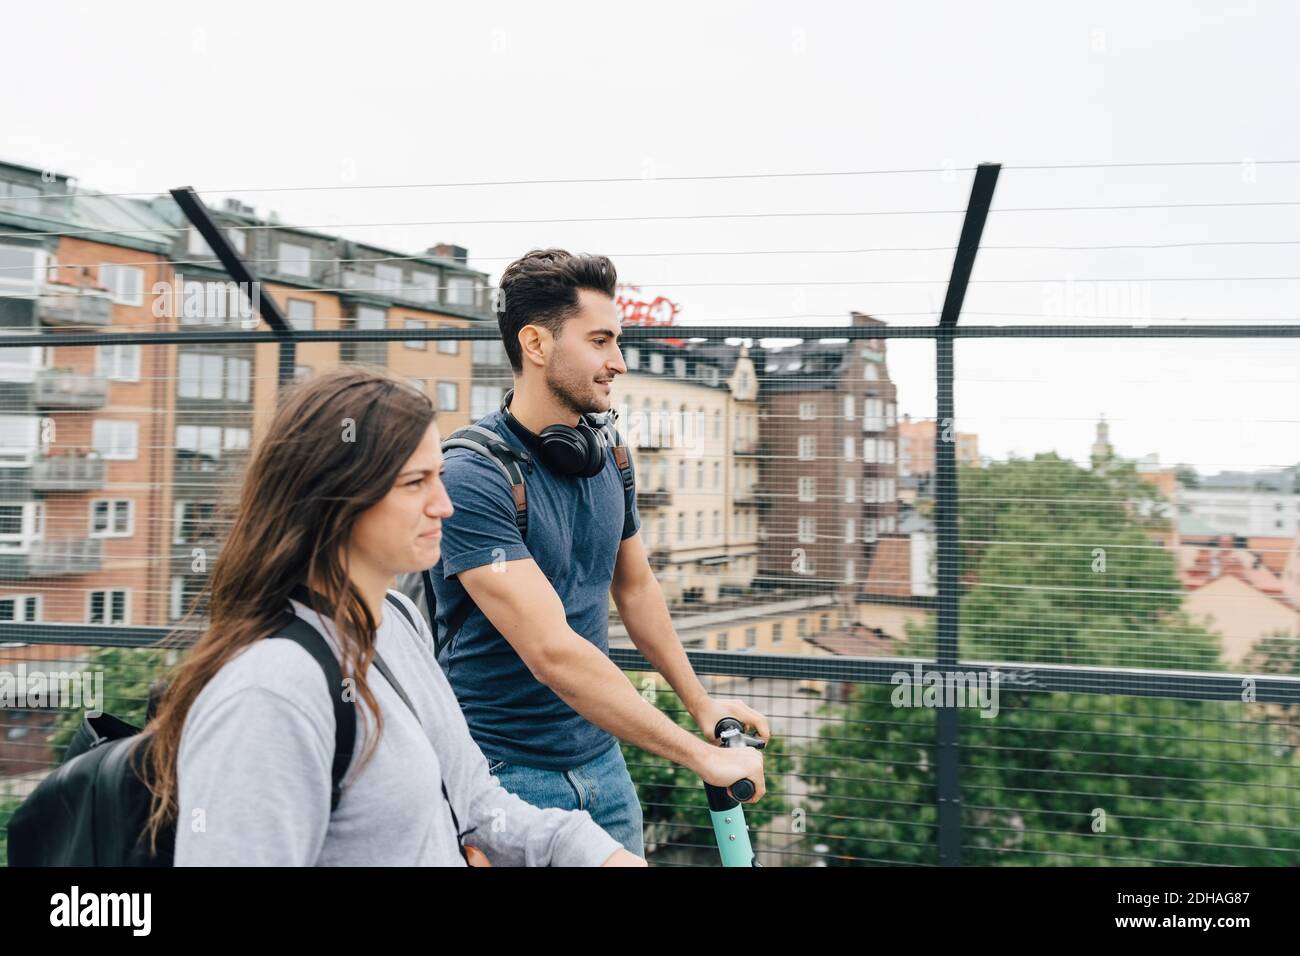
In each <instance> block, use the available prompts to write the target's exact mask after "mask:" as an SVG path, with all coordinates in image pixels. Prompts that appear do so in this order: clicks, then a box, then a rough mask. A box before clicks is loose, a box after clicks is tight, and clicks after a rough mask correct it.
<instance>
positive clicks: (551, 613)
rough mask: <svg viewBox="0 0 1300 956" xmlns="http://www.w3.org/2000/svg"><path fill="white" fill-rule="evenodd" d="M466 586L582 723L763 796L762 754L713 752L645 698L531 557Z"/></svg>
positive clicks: (474, 574)
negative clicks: (575, 621) (576, 625)
mask: <svg viewBox="0 0 1300 956" xmlns="http://www.w3.org/2000/svg"><path fill="white" fill-rule="evenodd" d="M460 582H461V584H462V585H463V586H464V588H465V591H466V592H467V593H468V594H469V596H470V598H472V599H473V601H474V604H475V605H476V606H477V607H478V608H479V610H480V611H482V612H483V614H484V615H485V616H486V617H487V619H488V620H489V621H490V622H491V623H492V626H493V627H494V628H496V629H497V630H498V631H499V632H500V633H501V634H502V636H504V637H505V639H506V640H507V641H508V642H509V643H510V645H511V647H513V648H514V649H515V651H516V653H518V654H519V657H520V659H521V660H523V662H524V664H525V665H526V666H527V667H528V669H529V670H530V671H531V672H532V674H533V676H534V677H536V678H537V680H538V681H540V682H541V683H543V684H545V685H546V686H547V687H549V688H551V690H553V691H555V693H556V694H557V695H558V696H559V697H560V698H561V699H562V700H563V701H564V702H565V703H567V704H568V705H569V706H570V707H572V708H573V709H574V710H575V711H577V712H578V713H579V714H581V715H582V716H583V717H586V718H587V719H588V720H590V721H591V722H592V723H593V724H596V725H597V726H599V727H602V728H604V729H605V730H607V731H609V732H610V733H611V734H613V735H614V736H616V737H618V738H619V739H620V740H625V741H627V742H628V743H630V744H633V745H634V746H637V747H640V748H641V749H643V750H648V751H650V752H651V753H655V754H658V755H659V756H661V757H666V758H667V759H669V760H671V761H673V762H674V763H678V764H681V765H682V766H684V767H688V768H689V769H690V770H692V771H693V772H695V773H696V774H698V775H699V776H700V777H702V778H703V779H704V780H705V782H707V783H711V784H713V785H715V786H719V787H727V786H730V785H731V784H733V783H735V782H736V781H737V780H739V779H740V778H742V777H749V778H750V779H751V780H753V781H754V783H755V785H756V786H757V787H758V790H759V792H758V794H756V795H755V797H754V799H755V800H756V799H758V797H760V796H762V793H763V790H764V785H763V771H762V759H761V758H760V757H759V754H758V752H757V751H755V750H752V749H751V748H748V747H741V748H735V749H730V748H723V747H713V746H710V745H709V744H707V743H705V742H704V741H703V740H701V739H700V738H699V737H696V736H694V735H693V734H691V733H690V732H689V731H687V730H685V729H684V728H682V727H679V726H678V725H677V724H676V723H674V722H673V721H672V720H671V719H670V718H669V717H667V716H666V715H665V714H663V713H662V712H661V711H659V710H658V709H657V708H656V707H655V706H654V705H653V704H651V703H650V702H649V701H647V700H645V699H644V698H643V697H642V696H641V695H640V694H638V693H637V691H636V689H635V688H634V687H633V686H632V683H631V681H629V680H628V679H627V678H626V677H625V676H624V675H623V672H622V671H620V670H619V669H618V665H616V664H615V663H614V662H613V661H611V660H610V659H609V658H608V657H606V656H605V655H604V654H602V653H601V651H600V649H599V648H597V647H596V646H595V645H593V644H592V643H591V642H590V641H588V640H586V639H585V638H583V637H582V636H581V635H579V634H577V633H576V632H575V631H574V630H573V628H571V627H569V622H568V619H567V618H566V616H565V613H564V606H563V604H562V603H561V601H560V597H559V595H558V594H556V593H555V589H554V588H552V587H551V582H550V581H548V580H546V576H545V575H543V574H542V572H541V569H540V568H538V567H537V563H536V562H535V561H533V560H532V559H531V558H527V559H523V560H517V561H506V562H503V563H500V564H497V565H495V566H494V565H482V566H480V567H477V568H472V569H470V570H467V571H462V572H461V573H460ZM750 802H752V801H750Z"/></svg>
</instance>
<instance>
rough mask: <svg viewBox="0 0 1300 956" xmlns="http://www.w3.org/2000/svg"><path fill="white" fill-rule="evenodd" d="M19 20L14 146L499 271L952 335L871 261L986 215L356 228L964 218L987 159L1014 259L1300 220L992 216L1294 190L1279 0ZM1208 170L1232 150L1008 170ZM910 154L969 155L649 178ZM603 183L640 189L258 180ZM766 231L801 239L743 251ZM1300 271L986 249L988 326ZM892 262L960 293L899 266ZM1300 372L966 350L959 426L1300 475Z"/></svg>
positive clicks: (911, 352) (1231, 249)
mask: <svg viewBox="0 0 1300 956" xmlns="http://www.w3.org/2000/svg"><path fill="white" fill-rule="evenodd" d="M19 17H21V18H22V21H21V23H20V22H19V19H18V18H19ZM8 26H9V29H10V30H11V31H12V32H10V33H9V35H8V37H7V39H8V40H9V42H7V43H6V44H5V55H4V57H3V59H0V119H2V121H3V131H4V132H3V139H2V140H0V144H2V145H0V156H3V158H5V159H9V160H14V161H19V162H26V163H29V164H32V165H37V166H42V167H54V168H57V169H59V170H61V171H65V172H68V173H70V174H72V175H75V176H77V177H78V178H79V180H80V181H81V183H82V184H83V186H86V187H90V188H95V189H102V190H105V191H142V192H161V191H164V190H166V189H167V188H169V187H173V186H179V185H193V186H195V187H196V188H198V189H199V190H200V192H201V193H202V194H203V195H204V197H205V198H206V199H207V200H208V201H209V202H210V203H211V204H213V205H216V204H218V203H219V202H220V200H221V198H223V196H224V195H225V194H226V193H223V192H221V191H222V190H227V189H234V190H235V191H234V192H233V193H231V194H233V195H236V196H238V197H239V198H241V199H243V200H244V201H246V202H249V203H251V204H252V205H254V206H255V207H256V208H257V209H258V211H259V212H261V213H265V212H268V211H270V210H275V211H276V212H278V213H279V215H280V217H281V219H282V221H284V222H288V223H296V224H301V225H316V226H321V227H325V228H326V229H327V230H328V231H336V232H339V233H341V234H343V235H346V236H349V237H352V238H356V239H365V240H370V241H375V242H379V243H381V244H384V245H388V246H392V247H395V248H398V249H403V250H407V251H410V252H416V251H419V250H421V249H423V248H425V247H426V246H429V245H432V244H433V243H435V242H438V241H448V242H455V243H458V244H460V245H463V246H467V247H468V248H469V249H470V253H471V262H470V264H471V265H473V266H475V267H477V268H481V269H484V270H486V271H488V272H490V273H492V274H493V276H494V277H495V276H496V275H498V274H499V272H500V269H501V268H502V266H503V265H504V264H505V263H506V262H507V261H509V260H510V259H512V258H514V257H515V256H517V255H520V254H521V253H523V252H525V251H527V249H529V248H531V247H533V246H538V245H558V246H564V247H566V248H570V249H572V250H575V251H589V252H603V253H606V254H609V255H611V256H614V257H615V260H616V262H617V264H618V266H619V270H620V274H621V276H622V277H623V278H624V279H625V280H626V281H630V282H635V283H637V284H639V285H641V286H642V287H643V288H644V289H645V291H646V292H647V293H649V294H651V295H653V294H657V293H663V294H666V295H669V296H671V297H673V298H675V299H676V300H677V301H679V302H680V303H682V305H683V307H684V311H683V313H682V320H683V322H685V323H726V322H731V321H741V320H744V319H750V320H757V319H760V318H763V317H769V316H780V317H782V319H781V320H780V321H782V322H799V323H803V324H808V325H813V324H825V325H836V324H843V323H845V322H847V313H848V312H849V310H850V309H856V310H859V311H864V312H870V313H872V314H876V315H880V316H881V317H884V318H886V319H887V320H888V321H889V322H891V324H906V323H932V322H933V321H934V318H933V317H934V315H935V314H936V313H937V311H938V308H939V305H940V303H941V301H942V295H943V282H945V281H946V280H947V277H948V272H949V269H950V266H951V258H952V256H951V253H950V252H947V251H940V252H933V253H931V252H877V253H869V252H868V253H864V252H845V251H844V250H863V249H871V248H880V247H886V248H898V247H918V246H920V247H934V246H938V247H941V248H946V247H950V246H951V245H953V244H954V243H955V240H956V237H957V233H958V229H959V226H960V221H961V217H960V215H959V214H958V215H941V214H934V215H902V216H868V217H860V216H859V217H850V216H842V215H841V216H824V217H784V218H776V217H769V218H751V219H710V220H702V221H700V220H697V221H669V222H662V221H622V222H570V223H550V224H494V225H437V224H429V225H416V226H384V225H373V226H365V225H348V226H340V227H339V228H337V229H333V230H330V229H329V227H330V226H331V225H332V224H343V223H347V224H381V223H395V222H411V221H415V222H424V223H435V222H445V221H447V220H464V219H474V220H482V219H495V220H500V219H539V218H565V219H592V218H596V217H611V216H629V217H642V216H671V215H716V214H721V213H748V214H752V213H774V212H784V213H808V212H839V213H842V212H851V211H859V212H860V211H880V210H946V209H957V210H959V209H962V208H963V207H964V206H965V203H966V199H967V196H968V193H969V190H970V175H971V174H970V172H969V168H970V167H971V166H973V165H974V164H975V163H977V162H980V161H996V162H1002V163H1004V164H1005V165H1006V167H1007V168H1006V169H1004V171H1003V173H1002V177H1001V181H1000V183H999V186H998V191H997V194H996V196H995V199H994V213H993V214H992V215H991V217H990V219H989V226H988V229H987V230H986V233H985V243H986V244H987V245H1019V246H1024V245H1034V246H1039V245H1114V244H1154V243H1171V242H1205V241H1216V242H1223V241H1233V242H1239V241H1252V242H1261V241H1265V240H1274V241H1276V240H1291V241H1293V242H1295V241H1297V240H1300V224H1297V218H1298V217H1300V205H1292V206H1252V207H1226V208H1214V209H1180V210H1146V211H1142V210H1136V211H1122V212H1115V211H1096V212H1033V213H1011V212H1003V211H1000V210H1005V209H1008V208H1012V207H1042V206H1077V205H1104V204H1110V205H1113V204H1132V203H1182V202H1234V203H1235V202H1251V203H1259V202H1270V203H1272V202H1293V203H1295V202H1300V165H1288V166H1276V165H1275V166H1266V165H1257V166H1255V167H1253V170H1252V169H1251V167H1249V166H1247V165H1245V163H1246V162H1247V161H1248V160H1255V161H1256V162H1261V161H1264V160H1278V159H1300V125H1298V124H1297V123H1296V122H1295V113H1296V104H1297V103H1300V68H1298V67H1297V65H1296V64H1297V60H1296V55H1295V50H1296V46H1297V41H1300V29H1298V28H1300V12H1298V11H1297V8H1296V7H1295V6H1294V5H1292V6H1291V7H1290V8H1288V7H1287V5H1285V4H1282V3H1265V2H1245V0H1239V2H1227V3H1217V4H1211V3H1185V2H1180V3H1144V4H1141V5H1135V4H1130V3H1099V2H1092V3H1086V4H1083V3H1080V4H1072V5H1069V6H1068V7H1067V6H1066V5H1065V4H1060V3H1053V4H1043V3H1002V4H962V3H934V4H923V3H912V4H864V5H857V6H850V5H847V4H844V3H834V4H808V3H804V4H800V5H799V6H798V7H797V8H796V7H795V5H793V4H765V3H750V4H730V3H709V4H702V3H690V4H685V3H667V2H660V3H655V4H653V5H636V6H626V5H615V4H581V5H579V4H563V5H561V4H538V3H528V4H525V3H474V4H465V5H451V4H438V5H433V4H415V3H409V4H395V3H383V2H368V3H365V4H357V3H349V4H328V3H314V4H311V5H306V4H293V5H291V4H273V3H231V2H225V3H221V4H216V3H185V4H178V3H174V2H172V3H133V4H130V5H126V4H102V3H99V4H93V3H55V2H47V3H42V4H40V5H29V7H27V8H26V9H24V10H22V11H13V12H12V13H11V14H10V16H9V18H8ZM15 41H17V42H15ZM1212 160H1228V161H1231V162H1232V164H1233V165H1229V166H1221V167H1191V168H1141V169H1132V168H1128V169H1107V170H1096V169H1090V170H1053V171H1034V170H1023V169H1022V170H1017V169H1014V168H1011V167H1014V166H1017V165H1033V164H1053V165H1054V164H1068V163H1119V162H1158V161H1176V162H1191V161H1212ZM917 168H924V169H953V170H955V172H951V173H938V172H935V173H925V174H910V175H878V176H856V177H817V178H781V179H750V180H712V181H704V182H665V181H657V180H656V179H655V177H656V176H682V175H734V174H746V173H773V172H776V173H796V172H799V173H808V172H826V171H843V170H886V169H917ZM605 177H632V178H634V179H635V180H637V181H634V182H630V183H610V184H579V185H518V186H491V187H475V188H446V189H414V188H407V189H391V190H388V189H384V190H378V189H376V190H339V189H331V190H323V191H312V192H306V191H298V192H288V191H284V192H281V191H277V192H252V191H248V187H283V186H330V187H336V186H358V185H392V184H410V183H437V182H462V181H482V180H510V181H518V180H535V179H552V178H605ZM791 250H804V251H809V252H813V253H815V254H797V255H796V254H789V252H790V251H791ZM832 250H838V252H831V251H832ZM755 251H770V252H784V253H786V254H775V255H739V256H738V255H718V254H717V253H722V252H729V253H731V252H755ZM632 253H642V254H644V253H655V254H657V255H654V256H646V255H639V256H633V255H631V254H632ZM687 253H710V254H708V255H687ZM1298 256H1300V242H1296V244H1292V245H1252V246H1214V247H1194V248H1174V249H1121V250H1092V251H1088V250H1066V251H1059V250H1034V251H1016V250H1002V251H999V250H993V249H987V250H985V251H984V252H982V253H981V256H980V259H979V261H978V262H977V265H976V271H975V276H974V278H975V279H976V280H983V281H977V282H976V283H974V284H972V286H971V291H970V294H969V295H968V297H967V302H966V306H967V311H966V314H965V315H964V316H963V322H965V323H970V324H999V323H1012V322H1031V323H1034V322H1042V323H1053V322H1056V323H1059V322H1076V323H1083V322H1087V321H1091V320H1090V319H1089V318H1088V316H1092V315H1102V316H1107V317H1109V318H1108V319H1105V320H1107V321H1118V322H1124V323H1127V322H1128V321H1129V318H1128V317H1129V316H1132V315H1136V316H1139V317H1149V320H1150V321H1153V322H1158V321H1160V320H1161V319H1162V318H1166V317H1168V318H1169V319H1171V320H1173V321H1179V320H1182V319H1185V320H1186V321H1192V322H1194V321H1198V320H1206V321H1221V322H1228V323H1231V322H1241V321H1247V320H1250V319H1255V320H1259V321H1265V320H1268V319H1273V320H1276V321H1280V320H1283V319H1287V318H1290V319H1291V320H1292V321H1295V320H1296V317H1297V316H1300V293H1298V289H1300V281H1295V280H1292V281H1282V280H1277V279H1271V280H1268V281H1263V280H1256V281H1231V282H1227V281H1205V279H1206V278H1207V277H1210V278H1213V277H1225V276H1227V277H1244V276H1259V277H1277V276H1288V275H1294V276H1300V261H1297V259H1298ZM1173 278H1177V279H1180V280H1182V281H1150V280H1153V279H1173ZM998 279H1017V280H1020V279H1028V280H1031V281H1029V282H1016V283H1000V282H991V281H987V280H998ZM1067 279H1070V280H1072V281H1073V285H1067V284H1066V280H1067ZM1103 279H1104V280H1113V281H1110V282H1108V283H1098V282H1096V281H1095V280H1103ZM1189 279H1195V280H1196V281H1187V280H1189ZM899 280H932V281H933V280H937V281H934V282H933V284H929V285H902V284H882V283H896V282H898V281H899ZM697 283H706V284H705V285H698V284H697ZM746 283H748V285H747V284H746ZM753 283H788V284H782V285H770V284H768V285H754V284H753ZM799 283H807V284H803V285H801V284H799ZM811 283H826V284H818V285H813V284H811ZM848 283H858V284H856V285H855V284H848ZM908 312H919V313H923V314H921V315H911V316H908V315H901V314H900V313H908ZM978 312H986V313H996V312H1011V313H1030V314H1032V315H1037V316H1039V317H1038V318H1030V317H1026V318H1019V317H1015V316H997V315H979V314H977V313H978ZM820 316H826V317H825V318H822V317H820ZM889 352H890V366H891V370H892V373H893V376H894V378H895V380H896V381H897V382H898V383H899V396H900V408H901V411H903V412H908V413H910V414H912V415H914V416H930V415H933V414H934V402H935V396H934V381H933V352H932V347H931V345H930V344H929V343H924V342H905V341H891V342H890V344H889ZM1297 359H1300V340H1296V339H1291V340H1285V339H1271V340H1234V341H1223V340H1220V341H1214V340H1199V341H1191V342H1185V343H1179V342H1176V341H1172V340H1151V341H1136V340H1110V341H1107V340H1097V341H1083V340H1047V341H1042V340H1039V341H969V340H968V341H959V342H958V345H957V359H956V361H957V376H958V381H957V393H956V401H957V412H958V426H959V428H960V429H961V430H963V431H974V432H977V433H978V434H979V436H980V449H981V451H982V452H983V453H985V454H991V455H994V456H997V457H1004V456H1006V455H1007V454H1009V453H1012V452H1014V453H1017V454H1020V455H1032V454H1033V453H1034V452H1036V451H1047V450H1053V449H1054V450H1056V451H1057V452H1059V453H1060V454H1063V455H1068V456H1071V457H1075V458H1077V459H1081V460H1082V459H1085V458H1086V455H1087V453H1088V446H1089V444H1090V443H1091V441H1092V437H1093V424H1094V422H1095V421H1096V420H1097V417H1098V415H1099V414H1101V413H1105V415H1106V417H1107V419H1108V420H1109V421H1110V422H1111V423H1112V428H1111V435H1112V439H1113V441H1114V442H1115V444H1116V446H1117V449H1118V451H1119V453H1120V454H1122V455H1127V456H1137V455H1141V454H1145V453H1148V452H1156V453H1158V454H1159V455H1160V457H1161V460H1162V461H1165V462H1169V463H1172V462H1176V461H1184V462H1189V463H1192V464H1194V465H1196V466H1197V467H1198V468H1200V469H1201V470H1202V471H1203V472H1207V473H1213V472H1215V471H1218V470H1220V469H1222V468H1250V467H1278V466H1282V465H1287V464H1293V463H1295V462H1297V461H1300V421H1298V420H1297V419H1300V415H1298V414H1297V411H1296V410H1297V405H1298V403H1297V401H1296V399H1297V394H1298V393H1300V389H1297V386H1296V381H1297V368H1298V367H1300V362H1298V361H1297Z"/></svg>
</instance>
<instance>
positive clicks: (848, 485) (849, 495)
mask: <svg viewBox="0 0 1300 956" xmlns="http://www.w3.org/2000/svg"><path fill="white" fill-rule="evenodd" d="M853 485H854V482H853V479H852V478H845V479H844V503H845V504H850V505H851V504H853Z"/></svg>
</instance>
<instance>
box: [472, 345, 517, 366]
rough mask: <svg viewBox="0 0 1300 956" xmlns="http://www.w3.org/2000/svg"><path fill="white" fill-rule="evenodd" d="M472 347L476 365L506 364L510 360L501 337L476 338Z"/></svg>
mask: <svg viewBox="0 0 1300 956" xmlns="http://www.w3.org/2000/svg"><path fill="white" fill-rule="evenodd" d="M470 348H471V350H472V352H473V360H474V364H475V365H505V364H507V362H508V361H509V359H507V358H506V347H505V346H504V345H502V344H501V340H500V339H474V340H473V341H472V342H471V345H470Z"/></svg>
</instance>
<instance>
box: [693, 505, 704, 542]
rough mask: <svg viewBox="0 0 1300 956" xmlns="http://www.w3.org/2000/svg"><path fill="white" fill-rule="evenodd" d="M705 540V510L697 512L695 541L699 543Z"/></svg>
mask: <svg viewBox="0 0 1300 956" xmlns="http://www.w3.org/2000/svg"><path fill="white" fill-rule="evenodd" d="M703 540H704V512H703V511H697V512H695V543H696V544H699V543H700V542H701V541H703Z"/></svg>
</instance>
